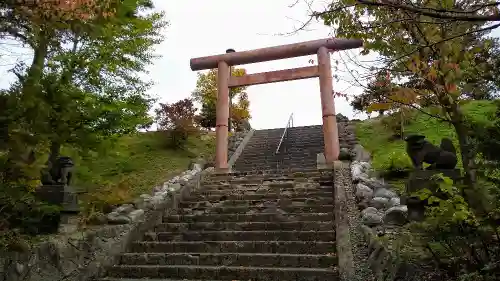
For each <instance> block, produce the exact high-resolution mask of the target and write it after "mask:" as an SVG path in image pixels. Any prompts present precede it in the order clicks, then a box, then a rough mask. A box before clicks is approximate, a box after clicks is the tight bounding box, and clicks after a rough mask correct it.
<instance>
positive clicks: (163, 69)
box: [0, 0, 364, 129]
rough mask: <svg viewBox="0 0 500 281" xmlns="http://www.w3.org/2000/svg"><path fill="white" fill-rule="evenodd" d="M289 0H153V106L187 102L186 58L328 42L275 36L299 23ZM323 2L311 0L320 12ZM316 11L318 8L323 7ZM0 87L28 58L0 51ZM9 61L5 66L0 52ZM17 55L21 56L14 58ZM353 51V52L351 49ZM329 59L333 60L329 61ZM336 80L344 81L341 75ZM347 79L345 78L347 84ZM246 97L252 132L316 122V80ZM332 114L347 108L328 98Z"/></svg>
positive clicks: (284, 64)
mask: <svg viewBox="0 0 500 281" xmlns="http://www.w3.org/2000/svg"><path fill="white" fill-rule="evenodd" d="M295 1H296V0H272V1H271V0H252V1H234V0H233V1H230V0H210V1H208V0H182V1H180V0H156V1H155V2H156V6H157V9H160V10H164V11H166V17H167V19H168V20H169V22H170V26H169V27H167V28H166V30H165V36H166V39H165V41H164V42H163V43H162V44H161V45H159V46H158V47H157V49H156V53H157V54H159V55H161V56H162V58H159V59H157V61H156V62H155V64H154V65H153V66H151V68H150V74H149V78H150V79H152V80H153V81H154V82H155V86H154V87H153V88H152V89H151V90H150V91H151V93H152V94H154V95H156V96H158V97H159V100H160V102H175V101H177V100H180V99H183V98H186V97H189V96H190V94H191V92H192V91H193V89H194V87H195V85H196V72H193V71H191V69H190V67H189V60H190V59H191V58H193V57H200V56H208V55H215V54H220V53H224V52H225V50H226V49H228V48H234V49H235V50H236V51H243V50H250V49H256V48H262V47H269V46H275V45H282V44H290V43H296V42H301V41H307V40H314V39H321V38H325V37H329V36H330V34H331V30H330V28H328V27H326V26H324V25H322V24H320V23H315V24H312V25H310V26H309V27H308V29H307V31H303V32H299V33H296V34H293V35H290V36H285V35H278V34H285V33H288V32H291V31H293V30H295V29H296V28H297V27H299V26H301V25H302V22H303V21H305V20H307V18H308V17H307V15H308V7H307V6H306V5H305V4H304V3H303V2H304V1H299V3H298V4H297V5H296V6H294V7H293V8H289V6H290V5H291V4H293V3H294V2H295ZM322 3H324V2H323V1H321V0H320V1H316V3H315V4H316V5H319V7H321V5H322ZM323 5H324V4H323ZM0 48H1V49H0V58H1V60H0V61H1V63H2V64H3V65H0V88H6V87H8V85H9V84H10V83H11V82H12V81H13V79H14V78H13V76H12V74H9V73H8V70H9V69H10V68H12V66H13V65H12V64H13V63H15V60H19V59H24V60H29V59H30V54H29V52H28V51H26V50H21V49H18V48H16V49H13V47H12V46H6V45H0ZM12 52H14V53H15V54H16V55H15V56H11V57H10V61H9V58H8V59H7V60H6V58H5V57H2V54H12ZM21 53H22V54H23V55H21ZM351 53H352V54H354V53H357V51H356V50H354V51H351ZM333 57H334V59H335V57H337V56H336V55H334V56H333ZM310 59H314V60H315V62H316V58H315V57H314V56H310V57H300V58H294V59H287V60H280V61H272V62H265V63H258V64H250V65H245V66H243V67H245V68H246V69H247V71H248V72H249V73H257V72H264V71H271V70H280V69H287V68H294V67H301V66H308V65H311V64H310V63H309V60H310ZM346 75H347V74H345V73H344V74H342V75H341V76H342V77H344V78H345V79H347V80H349V79H348V78H349V77H347V76H346ZM345 79H341V80H344V81H340V82H336V81H335V80H334V90H335V91H341V92H345V93H348V94H349V95H353V94H357V93H360V92H361V89H360V88H359V87H356V86H355V85H352V83H349V82H346V81H345ZM351 80H352V79H351ZM247 91H248V93H249V99H250V111H251V115H252V119H251V124H252V126H253V127H254V128H256V129H263V128H277V127H284V126H285V124H286V121H287V119H288V116H289V114H290V113H292V112H293V113H294V125H296V126H297V125H298V126H301V125H311V124H321V104H320V94H319V81H318V79H307V80H299V81H289V82H281V83H275V84H266V85H257V86H251V87H249V89H248V90H247ZM336 110H337V113H342V114H344V115H346V116H348V117H350V118H352V117H356V118H360V119H364V118H363V116H360V115H357V116H353V114H354V113H353V112H352V108H351V107H350V106H349V105H348V103H347V102H346V101H345V100H344V99H339V98H337V99H336Z"/></svg>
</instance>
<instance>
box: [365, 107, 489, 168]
mask: <svg viewBox="0 0 500 281" xmlns="http://www.w3.org/2000/svg"><path fill="white" fill-rule="evenodd" d="M495 109H496V107H495V105H494V104H493V103H492V102H490V101H474V102H470V103H468V104H466V105H464V106H463V110H464V112H465V114H466V115H467V117H468V118H471V119H472V120H475V121H478V122H481V123H489V122H491V121H492V120H493V119H494V113H495ZM383 118H389V117H382V118H376V119H368V120H365V121H363V122H359V123H358V125H357V128H356V134H357V137H358V139H359V141H360V142H361V144H362V145H363V146H364V147H365V148H366V149H367V150H368V151H370V152H371V153H372V157H373V167H374V168H375V169H376V170H378V171H380V172H383V171H388V170H391V169H398V168H401V169H404V168H407V167H411V162H410V159H409V158H408V156H407V155H406V152H405V142H404V141H402V140H397V141H391V140H390V136H391V132H390V130H388V129H387V128H385V127H384V125H383V124H382V122H381V120H382V119H383ZM409 121H410V123H409V124H408V125H406V126H405V133H406V134H408V133H419V134H423V135H425V136H426V137H427V139H428V140H429V141H431V142H432V143H434V144H436V145H439V143H440V142H441V138H443V137H449V138H451V139H452V140H454V142H455V146H456V147H457V148H458V143H457V141H456V136H455V132H454V129H453V128H452V127H451V126H449V125H447V124H445V123H442V122H439V120H438V119H436V118H433V117H430V116H428V115H425V114H423V113H420V112H418V113H416V114H414V116H412V118H410V120H409ZM459 165H461V164H459Z"/></svg>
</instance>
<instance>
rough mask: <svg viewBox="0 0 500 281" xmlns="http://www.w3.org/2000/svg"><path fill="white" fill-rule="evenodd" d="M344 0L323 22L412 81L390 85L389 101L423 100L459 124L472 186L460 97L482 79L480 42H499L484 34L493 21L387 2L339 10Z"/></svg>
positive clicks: (433, 6)
mask: <svg viewBox="0 0 500 281" xmlns="http://www.w3.org/2000/svg"><path fill="white" fill-rule="evenodd" d="M346 3H347V1H335V2H333V3H332V5H331V8H332V9H331V10H332V11H331V12H329V13H323V14H321V18H322V19H323V20H324V23H325V24H327V25H331V26H333V27H334V28H335V29H336V32H337V36H340V37H346V38H360V39H363V40H364V41H365V49H364V50H363V52H362V53H363V54H368V53H369V52H370V51H376V52H377V53H378V54H379V55H380V57H381V60H380V61H379V65H381V66H379V67H377V68H375V73H377V72H379V71H381V70H384V71H389V72H390V73H391V75H392V76H394V77H396V79H397V80H399V81H404V79H406V80H407V81H408V80H409V81H410V83H402V82H400V83H399V85H396V86H395V87H392V89H391V95H390V96H389V97H390V100H391V102H393V103H399V104H404V105H407V106H411V107H413V108H416V109H418V110H423V109H422V108H421V107H420V106H419V105H420V102H421V101H423V100H425V101H426V102H432V103H433V105H435V106H438V107H439V108H440V110H441V114H440V115H439V116H438V115H435V114H431V113H430V112H425V113H426V114H428V115H431V116H434V117H436V118H440V119H441V120H443V121H444V122H448V123H450V124H451V125H452V126H453V127H454V128H455V131H456V133H457V136H458V139H459V144H460V149H461V152H462V153H461V156H462V162H463V167H464V170H465V172H466V175H467V180H468V183H469V186H472V185H473V183H474V180H475V176H474V173H473V169H472V167H473V165H474V157H475V153H474V151H473V149H472V147H471V138H470V134H469V132H468V128H467V126H466V125H465V116H464V114H463V113H462V110H461V108H460V102H462V101H463V99H464V97H465V94H466V92H468V90H469V89H470V88H471V84H475V83H476V82H475V81H474V83H469V82H470V81H468V79H467V78H468V77H474V76H475V75H477V77H482V79H483V78H484V76H483V75H482V74H481V72H482V71H483V70H484V67H485V65H487V64H484V63H481V62H480V61H478V60H476V58H477V57H478V56H479V55H480V54H481V47H480V46H483V47H485V48H486V49H490V48H492V46H494V45H495V44H496V43H495V40H493V39H491V38H487V37H486V35H487V33H488V32H489V31H490V30H491V26H486V23H485V22H458V21H451V22H450V21H446V22H445V20H443V19H439V18H432V17H429V16H426V15H424V14H422V13H415V14H412V13H410V12H408V11H406V10H404V9H401V10H397V9H395V8H391V9H388V8H387V7H385V6H384V7H380V6H373V5H361V6H356V7H355V8H353V7H351V8H342V9H337V8H339V7H340V6H341V5H345V4H346ZM481 3H483V2H481V1H467V4H466V3H456V6H457V9H458V8H461V9H462V10H464V9H466V7H470V5H473V4H481ZM354 4H355V3H354ZM469 4H470V5H469ZM422 5H424V4H422ZM425 5H426V6H425V7H427V9H436V8H437V9H439V8H446V5H447V4H446V3H445V2H442V1H427V2H425ZM479 44H480V45H479Z"/></svg>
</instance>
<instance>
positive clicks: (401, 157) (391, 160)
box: [373, 148, 413, 179]
mask: <svg viewBox="0 0 500 281" xmlns="http://www.w3.org/2000/svg"><path fill="white" fill-rule="evenodd" d="M373 168H374V169H375V170H376V171H378V172H380V173H381V174H382V175H383V176H385V177H386V178H387V179H389V178H392V177H400V176H406V175H407V174H408V172H409V171H410V170H411V169H412V168H413V165H412V163H411V160H410V158H409V157H408V155H407V154H406V151H405V150H404V148H401V149H395V150H392V151H389V152H388V153H386V154H380V155H379V157H377V158H374V159H373Z"/></svg>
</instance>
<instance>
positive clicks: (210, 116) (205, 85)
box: [192, 68, 250, 130]
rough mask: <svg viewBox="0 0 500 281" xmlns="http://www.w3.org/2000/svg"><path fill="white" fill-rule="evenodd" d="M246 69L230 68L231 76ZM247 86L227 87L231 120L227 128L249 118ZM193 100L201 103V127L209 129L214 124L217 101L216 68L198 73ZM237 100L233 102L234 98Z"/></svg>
mask: <svg viewBox="0 0 500 281" xmlns="http://www.w3.org/2000/svg"><path fill="white" fill-rule="evenodd" d="M245 74H246V70H245V69H243V68H231V75H232V76H243V75H245ZM246 89H247V87H236V88H231V89H229V107H230V108H229V114H230V115H229V116H230V119H231V122H230V124H229V129H230V130H231V129H232V128H234V125H235V123H238V124H239V123H241V122H242V120H246V121H248V120H249V119H250V113H249V110H248V109H249V106H250V103H249V101H248V95H247V94H246ZM192 97H193V99H194V100H195V101H197V102H199V103H200V104H201V112H200V115H199V117H198V120H199V123H200V125H201V126H202V127H204V128H207V129H210V128H214V127H215V126H216V124H215V121H216V120H215V117H216V115H215V111H216V103H217V69H211V70H209V71H208V72H206V73H198V80H197V81H196V88H195V90H194V91H193V93H192ZM235 99H238V102H237V103H236V104H234V103H233V102H234V100H235Z"/></svg>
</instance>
